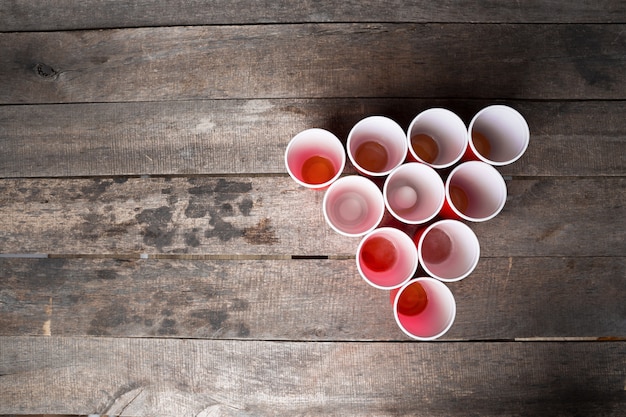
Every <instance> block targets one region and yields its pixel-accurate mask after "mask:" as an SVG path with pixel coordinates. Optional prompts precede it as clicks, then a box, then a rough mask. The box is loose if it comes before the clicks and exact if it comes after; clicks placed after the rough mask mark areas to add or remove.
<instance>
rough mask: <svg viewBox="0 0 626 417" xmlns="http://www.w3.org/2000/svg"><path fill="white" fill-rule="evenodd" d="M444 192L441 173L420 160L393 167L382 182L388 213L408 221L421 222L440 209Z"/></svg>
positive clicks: (426, 220)
mask: <svg viewBox="0 0 626 417" xmlns="http://www.w3.org/2000/svg"><path fill="white" fill-rule="evenodd" d="M445 196H446V193H445V187H444V183H443V180H442V179H441V176H440V175H439V174H438V173H437V172H436V171H435V170H434V169H433V168H431V167H429V166H428V165H425V164H422V163H419V162H409V163H406V164H403V165H400V166H399V167H397V168H395V169H394V170H393V171H391V173H390V174H389V176H388V177H387V178H386V180H385V184H384V186H383V197H384V199H385V206H386V207H387V209H388V210H389V213H391V215H392V216H393V217H395V218H396V219H398V220H400V221H401V222H404V223H407V224H422V223H426V222H428V221H430V220H431V219H433V218H434V217H435V216H436V215H437V214H439V212H440V211H441V208H442V206H443V203H444V200H445Z"/></svg>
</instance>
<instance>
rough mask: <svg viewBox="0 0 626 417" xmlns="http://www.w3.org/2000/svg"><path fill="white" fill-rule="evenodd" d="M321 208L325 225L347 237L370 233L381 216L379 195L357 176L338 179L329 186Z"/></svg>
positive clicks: (368, 182)
mask: <svg viewBox="0 0 626 417" xmlns="http://www.w3.org/2000/svg"><path fill="white" fill-rule="evenodd" d="M322 205H323V211H324V218H325V219H326V222H327V223H328V225H329V226H330V227H331V228H332V229H333V230H335V231H336V232H337V233H339V234H342V235H344V236H349V237H358V236H363V235H365V234H366V233H368V232H371V231H372V230H374V228H376V226H378V224H379V223H380V221H381V220H382V218H383V214H384V213H385V202H384V201H383V194H382V192H381V191H380V189H379V188H378V186H377V185H376V184H374V183H373V182H372V181H371V180H370V179H368V178H365V177H361V176H358V175H349V176H346V177H342V178H339V179H338V180H337V181H335V182H334V183H332V184H331V185H330V187H328V190H326V193H325V194H324V200H323V202H322Z"/></svg>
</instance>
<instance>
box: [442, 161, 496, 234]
mask: <svg viewBox="0 0 626 417" xmlns="http://www.w3.org/2000/svg"><path fill="white" fill-rule="evenodd" d="M445 189H446V201H445V203H444V207H443V209H442V210H441V215H442V217H445V218H452V219H461V220H467V221H472V222H483V221H487V220H489V219H492V218H494V217H495V216H496V215H498V213H500V211H502V208H503V207H504V203H505V202H506V196H507V190H506V183H505V182H504V178H502V175H500V173H499V172H498V171H497V170H496V169H495V168H494V167H492V166H491V165H489V164H486V163H484V162H481V161H468V162H463V163H462V164H460V165H458V166H457V167H456V168H454V169H453V170H452V172H451V173H450V175H449V176H448V179H447V180H446V186H445Z"/></svg>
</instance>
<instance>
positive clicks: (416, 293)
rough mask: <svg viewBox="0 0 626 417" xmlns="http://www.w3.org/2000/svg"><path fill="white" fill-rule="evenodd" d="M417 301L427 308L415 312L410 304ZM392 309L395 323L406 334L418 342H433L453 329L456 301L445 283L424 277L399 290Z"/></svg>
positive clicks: (422, 307)
mask: <svg viewBox="0 0 626 417" xmlns="http://www.w3.org/2000/svg"><path fill="white" fill-rule="evenodd" d="M420 287H421V288H420ZM424 298H425V300H426V302H425V303H424V302H423V300H424ZM415 300H417V303H424V304H425V306H421V307H417V309H416V310H414V309H412V306H411V303H413V302H414V301H415ZM403 304H404V305H405V306H404V307H403ZM393 310H394V317H395V319H396V323H397V324H398V326H399V327H400V329H401V330H402V331H403V332H404V333H405V334H407V335H408V336H410V337H412V338H414V339H418V340H433V339H437V338H439V337H441V336H442V335H444V334H445V333H446V332H447V331H448V330H449V329H450V327H451V326H452V323H453V322H454V319H455V317H456V302H455V300H454V296H453V295H452V292H451V291H450V289H449V288H448V287H447V286H446V285H445V284H444V283H442V282H441V281H438V280H436V279H434V278H430V277H422V278H417V279H415V280H412V281H409V282H408V283H406V284H405V285H403V286H402V287H401V288H400V290H399V291H398V292H397V294H396V296H395V300H394V305H393ZM414 312H417V313H416V314H413V313H414Z"/></svg>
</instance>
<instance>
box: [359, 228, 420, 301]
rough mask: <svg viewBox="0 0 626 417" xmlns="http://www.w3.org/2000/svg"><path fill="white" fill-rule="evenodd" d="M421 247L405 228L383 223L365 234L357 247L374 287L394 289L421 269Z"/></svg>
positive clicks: (362, 268)
mask: <svg viewBox="0 0 626 417" xmlns="http://www.w3.org/2000/svg"><path fill="white" fill-rule="evenodd" d="M417 263H418V257H417V248H416V247H415V244H414V243H413V240H412V239H411V238H410V237H409V235H407V234H406V233H404V232H403V231H401V230H398V229H395V228H393V227H381V228H378V229H375V230H373V231H371V232H370V233H368V234H367V235H365V236H364V237H363V239H361V242H360V243H359V246H358V247H357V250H356V264H357V269H358V270H359V274H360V275H361V277H362V278H363V279H364V280H365V282H367V283H368V284H370V285H371V286H372V287H375V288H378V289H381V290H391V289H394V288H398V287H401V286H402V285H404V284H405V283H406V282H407V281H408V280H410V279H411V278H413V275H414V274H415V271H417Z"/></svg>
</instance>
